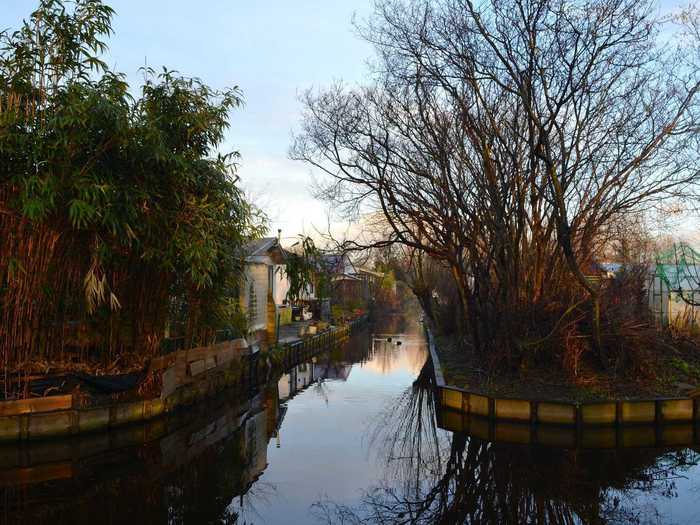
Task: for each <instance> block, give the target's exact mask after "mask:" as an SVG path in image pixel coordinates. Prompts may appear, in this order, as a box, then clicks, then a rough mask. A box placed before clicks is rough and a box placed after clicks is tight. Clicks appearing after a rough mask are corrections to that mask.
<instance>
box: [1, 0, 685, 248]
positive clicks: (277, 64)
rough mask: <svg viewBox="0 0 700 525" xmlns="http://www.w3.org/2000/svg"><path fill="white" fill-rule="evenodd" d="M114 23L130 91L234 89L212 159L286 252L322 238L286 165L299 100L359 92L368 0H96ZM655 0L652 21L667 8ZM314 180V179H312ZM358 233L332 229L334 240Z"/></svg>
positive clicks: (112, 59) (319, 218) (321, 216)
mask: <svg viewBox="0 0 700 525" xmlns="http://www.w3.org/2000/svg"><path fill="white" fill-rule="evenodd" d="M106 3H108V4H109V5H110V6H112V7H113V8H114V9H115V11H116V15H115V18H114V20H113V29H114V32H115V34H114V35H113V36H112V37H111V39H110V41H109V46H110V49H109V52H108V54H107V56H106V57H105V58H106V60H107V63H108V64H109V65H110V67H111V68H112V69H113V70H116V71H119V72H122V73H125V74H126V75H127V77H128V79H129V81H130V83H131V84H132V85H136V86H137V85H138V84H139V83H140V81H141V75H140V74H139V68H140V67H142V66H143V65H148V66H150V67H153V68H156V69H159V68H160V67H161V66H166V67H168V68H169V69H174V70H177V71H178V72H180V73H181V74H183V75H185V76H192V77H199V78H201V79H202V80H203V81H204V82H205V83H207V84H208V85H210V86H212V87H214V88H219V89H221V88H225V87H232V86H238V87H240V89H241V90H242V91H243V95H244V98H245V105H244V106H243V107H242V108H239V109H237V110H235V111H234V112H233V113H232V114H231V129H230V130H229V132H228V134H227V138H226V141H225V143H224V144H223V145H222V148H221V149H222V151H231V150H237V151H238V152H239V153H240V155H241V158H240V163H239V169H238V174H239V176H240V178H241V182H242V185H243V188H244V189H245V191H246V193H248V195H249V196H250V197H251V198H252V199H253V201H254V202H255V203H256V204H258V205H259V206H260V207H261V208H263V210H264V211H265V212H266V214H267V216H268V218H269V232H270V234H271V235H276V234H277V230H278V228H279V229H281V230H282V237H283V239H285V240H286V244H290V243H292V242H294V240H295V239H296V238H297V236H298V235H299V234H301V233H304V234H307V235H312V236H314V237H318V236H317V235H315V230H316V229H318V230H321V231H325V230H326V226H327V221H328V219H327V216H328V209H327V205H326V204H325V203H323V202H321V201H319V200H317V199H315V198H314V197H313V195H312V185H313V177H312V170H311V168H310V167H309V166H308V165H305V164H303V163H300V162H298V161H292V160H290V159H289V157H288V150H289V146H290V144H291V139H292V133H293V131H294V130H295V129H299V126H300V121H301V104H300V102H299V99H298V98H299V95H300V94H301V93H303V92H304V91H305V90H307V89H309V88H314V89H322V88H324V87H327V86H329V85H331V84H332V83H334V82H335V81H340V80H342V81H343V82H345V83H348V84H356V83H361V82H362V81H363V79H364V78H366V73H367V67H366V61H367V60H368V59H370V58H371V57H372V49H371V47H370V46H369V45H368V44H367V43H365V42H363V41H362V40H361V39H360V38H359V37H358V36H357V35H356V34H355V31H354V28H353V25H352V19H353V16H357V17H358V18H359V19H363V18H366V17H367V16H368V15H369V14H370V11H371V6H372V0H293V1H291V0H268V1H266V2H260V1H255V0H253V1H245V2H244V1H241V0H199V1H196V0H106ZM0 4H1V5H2V9H0V28H2V29H5V28H10V27H13V28H16V27H18V26H19V24H20V22H21V20H22V18H25V17H27V16H28V15H29V14H30V12H31V10H32V9H34V8H35V7H36V5H38V0H0ZM676 5H678V4H677V2H676V1H675V0H662V1H660V2H659V4H658V7H659V8H660V10H661V11H662V12H667V11H668V10H669V8H671V7H675V6H676ZM316 175H319V174H316ZM361 229H362V228H361V227H360V226H358V225H355V226H353V227H352V228H350V229H348V226H347V225H346V224H344V223H342V222H336V223H334V224H333V227H332V230H333V232H334V234H335V235H336V236H337V237H339V238H342V237H344V235H345V233H346V231H347V232H352V233H351V234H350V236H351V237H354V236H356V235H357V234H358V233H359V231H360V230H361Z"/></svg>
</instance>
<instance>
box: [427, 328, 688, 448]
mask: <svg viewBox="0 0 700 525" xmlns="http://www.w3.org/2000/svg"><path fill="white" fill-rule="evenodd" d="M427 339H428V346H429V352H430V358H431V362H432V367H433V377H434V382H435V390H436V397H435V401H436V404H437V405H438V407H437V408H438V413H439V424H440V426H441V427H442V428H445V429H447V430H451V431H455V432H467V433H469V434H470V435H473V436H475V437H478V438H480V439H485V440H491V441H505V442H511V443H522V444H541V445H546V446H563V447H567V448H576V447H585V448H611V447H620V446H622V447H659V446H687V445H692V444H697V443H699V442H700V429H699V428H698V427H699V426H700V398H697V397H673V398H672V397H657V398H644V399H630V398H610V399H604V400H595V401H582V402H576V401H562V400H560V399H547V398H535V397H531V396H527V395H525V394H523V396H522V397H502V396H498V395H493V394H491V393H487V392H484V391H482V390H479V389H478V388H474V389H467V388H462V387H458V386H455V385H452V384H449V383H448V382H446V380H445V371H444V369H443V366H442V364H441V361H440V355H439V352H438V350H437V348H436V338H435V337H434V336H433V334H432V333H431V332H430V330H427Z"/></svg>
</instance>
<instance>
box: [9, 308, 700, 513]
mask: <svg viewBox="0 0 700 525" xmlns="http://www.w3.org/2000/svg"><path fill="white" fill-rule="evenodd" d="M427 355H428V354H427V349H426V345H425V341H424V338H423V336H422V329H421V326H420V324H419V323H418V320H417V316H416V315H387V316H384V317H382V318H380V319H378V320H377V321H376V323H375V324H374V325H373V326H371V327H370V328H369V329H367V330H365V331H363V332H360V333H358V334H355V335H354V336H353V337H352V338H351V339H350V340H349V341H347V342H346V343H345V344H343V345H342V346H341V347H338V348H333V349H331V350H329V351H327V352H325V353H322V354H319V355H318V356H317V357H315V358H314V359H312V360H311V361H309V362H306V363H302V364H300V365H299V366H296V367H294V368H293V369H292V370H289V371H287V373H285V374H284V375H282V376H281V377H273V378H270V380H269V381H268V382H267V383H266V384H265V385H263V386H262V387H256V388H253V387H250V388H248V389H244V390H243V391H238V392H236V393H235V394H231V395H229V396H227V397H226V398H225V399H222V400H219V401H217V402H216V403H210V404H207V405H206V406H203V407H198V408H197V409H194V410H190V411H188V412H185V413H182V414H179V415H178V416H176V417H171V418H168V419H164V420H159V421H155V422H151V423H149V424H147V425H136V426H134V427H129V428H126V429H123V430H118V431H115V432H111V433H108V434H100V435H94V436H83V437H76V438H75V439H68V440H64V441H60V442H46V443H42V442H37V443H31V444H28V445H24V446H21V447H18V446H3V447H0V524H5V523H7V524H18V523H40V524H41V523H51V524H68V523H80V524H82V523H85V524H87V523H90V524H99V525H103V524H104V525H108V524H121V523H128V524H132V525H136V524H141V523H168V524H179V523H229V524H239V525H241V524H253V523H256V524H258V523H259V524H285V525H286V524H306V523H334V524H335V523H337V524H345V525H347V524H411V523H420V524H433V523H444V524H455V523H469V524H482V523H484V524H486V523H489V524H491V523H493V524H497V523H556V524H558V523H562V524H574V523H593V524H598V523H600V524H602V523H606V524H607V523H620V524H622V523H664V524H665V523H676V524H691V523H698V522H700V467H699V466H698V462H699V460H700V455H699V454H698V452H697V451H696V450H693V449H689V448H682V449H667V450H661V449H611V450H603V451H601V450H567V449H556V448H544V447H529V446H521V445H512V444H506V443H496V442H493V443H491V442H487V441H482V440H479V439H476V438H473V437H469V436H468V435H466V434H461V433H452V432H448V431H446V430H442V429H440V428H438V427H437V425H436V414H435V408H434V404H433V397H432V396H433V389H432V388H433V387H432V375H431V369H430V363H429V362H428V359H427Z"/></svg>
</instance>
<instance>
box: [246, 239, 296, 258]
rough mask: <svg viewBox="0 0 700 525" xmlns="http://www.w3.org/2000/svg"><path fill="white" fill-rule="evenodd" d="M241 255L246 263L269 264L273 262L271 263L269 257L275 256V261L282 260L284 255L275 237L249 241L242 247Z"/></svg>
mask: <svg viewBox="0 0 700 525" xmlns="http://www.w3.org/2000/svg"><path fill="white" fill-rule="evenodd" d="M275 252H276V253H275ZM243 253H244V254H245V260H246V262H250V263H271V262H274V261H271V258H270V256H271V255H273V254H276V255H277V257H276V258H277V259H280V258H282V259H283V258H284V257H285V254H286V252H285V250H284V248H282V246H281V245H280V243H279V239H277V237H263V238H262V239H255V240H253V241H249V242H248V243H247V244H245V246H244V247H243ZM278 262H279V261H278Z"/></svg>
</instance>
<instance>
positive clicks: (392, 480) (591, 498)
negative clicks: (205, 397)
mask: <svg viewBox="0 0 700 525" xmlns="http://www.w3.org/2000/svg"><path fill="white" fill-rule="evenodd" d="M428 366H429V365H426V367H425V368H424V370H423V371H422V372H421V374H420V376H419V378H418V380H417V381H416V382H415V384H414V385H413V387H412V388H411V389H410V390H409V391H408V392H407V393H406V395H405V396H404V397H403V398H402V399H401V401H400V403H399V406H398V407H396V406H395V407H393V409H392V410H391V411H390V412H387V413H386V414H385V417H384V418H382V419H380V420H379V421H378V422H377V424H376V426H375V427H374V429H373V432H372V433H371V439H370V441H369V442H370V445H371V446H372V447H373V450H374V451H376V453H377V456H378V458H379V459H380V460H381V461H382V462H384V464H385V466H386V476H385V479H384V480H383V481H382V482H381V483H379V484H378V485H377V486H376V487H373V488H371V489H369V490H368V491H367V492H366V493H365V494H364V496H363V498H362V501H361V503H360V504H359V505H358V506H356V507H348V506H344V505H339V504H336V503H334V502H332V501H320V502H318V503H317V504H315V505H314V513H315V515H316V517H317V518H319V519H320V520H321V521H325V522H327V523H342V524H362V525H369V524H445V525H448V524H459V523H467V524H490V523H493V524H500V523H548V524H549V523H551V524H576V523H592V524H618V523H620V524H622V523H635V522H641V521H642V519H646V518H649V517H650V516H648V515H647V514H644V515H642V513H649V512H651V513H652V514H653V513H654V512H655V511H653V510H649V509H646V508H645V509H643V510H640V509H639V508H638V507H637V506H636V505H635V501H634V500H633V496H634V495H635V493H636V492H638V491H639V492H641V491H643V492H645V493H647V494H648V493H653V494H654V495H656V496H660V497H666V498H672V497H675V496H676V479H677V477H679V476H681V475H682V474H683V473H684V472H685V471H687V470H688V469H689V468H690V467H692V466H694V465H696V464H697V463H698V460H700V456H699V455H698V454H697V453H696V452H695V451H692V450H683V451H662V450H644V449H635V450H624V449H621V450H606V451H591V450H589V451H585V450H565V449H548V448H539V447H528V446H514V445H509V444H500V443H489V442H485V441H481V440H478V439H475V438H472V437H468V436H466V435H464V434H449V433H447V432H445V431H441V430H438V429H437V428H436V425H435V417H434V416H435V415H434V413H433V406H434V404H433V400H432V398H431V396H432V392H433V389H432V385H431V384H430V377H431V374H430V373H429V372H428Z"/></svg>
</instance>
